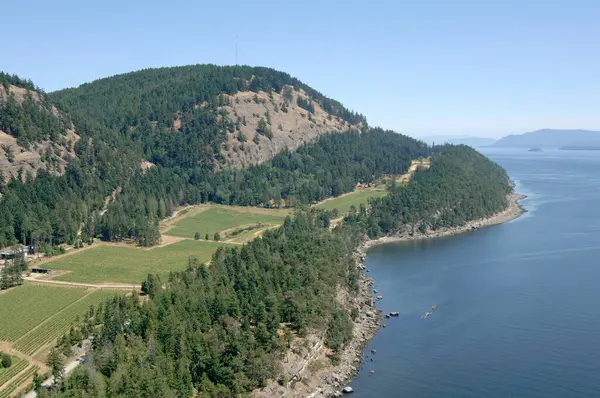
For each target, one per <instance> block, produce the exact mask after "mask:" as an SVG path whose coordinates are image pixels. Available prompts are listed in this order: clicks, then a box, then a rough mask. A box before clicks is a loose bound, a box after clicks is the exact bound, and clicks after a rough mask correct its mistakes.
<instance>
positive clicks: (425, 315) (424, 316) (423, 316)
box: [421, 312, 431, 319]
mask: <svg viewBox="0 0 600 398" xmlns="http://www.w3.org/2000/svg"><path fill="white" fill-rule="evenodd" d="M429 315H431V312H425V313H424V314H423V315H421V318H423V319H425V318H427V317H428V316H429Z"/></svg>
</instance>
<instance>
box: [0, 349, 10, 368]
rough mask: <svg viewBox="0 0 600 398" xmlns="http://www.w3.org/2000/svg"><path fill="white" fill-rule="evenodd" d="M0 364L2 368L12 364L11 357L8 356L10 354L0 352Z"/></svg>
mask: <svg viewBox="0 0 600 398" xmlns="http://www.w3.org/2000/svg"><path fill="white" fill-rule="evenodd" d="M0 365H1V367H3V368H10V367H11V365H12V358H11V357H10V355H8V354H6V353H4V352H3V353H2V354H0Z"/></svg>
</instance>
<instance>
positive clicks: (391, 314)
mask: <svg viewBox="0 0 600 398" xmlns="http://www.w3.org/2000/svg"><path fill="white" fill-rule="evenodd" d="M398 315H400V313H399V312H396V311H392V312H390V316H398Z"/></svg>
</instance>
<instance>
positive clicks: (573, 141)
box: [492, 129, 600, 149]
mask: <svg viewBox="0 0 600 398" xmlns="http://www.w3.org/2000/svg"><path fill="white" fill-rule="evenodd" d="M492 146H493V147H502V148H554V149H556V148H565V147H580V148H586V149H587V148H589V147H600V131H590V130H554V129H544V130H536V131H531V132H529V133H524V134H512V135H507V136H506V137H503V138H501V139H499V140H498V141H496V142H495V143H494V144H492Z"/></svg>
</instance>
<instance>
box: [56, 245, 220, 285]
mask: <svg viewBox="0 0 600 398" xmlns="http://www.w3.org/2000/svg"><path fill="white" fill-rule="evenodd" d="M221 246H226V244H223V243H216V242H196V241H193V240H182V241H180V242H177V243H173V244H171V245H166V246H161V247H156V248H153V249H150V250H148V249H143V248H140V247H134V246H131V247H128V246H110V245H101V246H96V247H92V248H90V249H87V250H85V251H81V252H80V253H76V254H72V255H69V256H65V257H62V258H60V259H56V260H55V261H50V262H48V263H46V264H45V267H47V268H51V269H56V270H70V271H71V272H69V273H67V274H64V275H61V276H58V277H57V278H56V279H57V280H61V281H68V282H86V283H103V282H121V283H140V282H141V281H142V280H143V279H144V278H146V277H147V276H148V274H149V273H154V274H156V273H158V274H166V273H168V272H169V271H176V270H182V269H185V267H186V266H187V263H188V258H189V257H190V256H193V257H196V258H198V260H200V261H203V262H204V261H208V260H210V257H211V256H212V254H213V253H214V252H215V250H217V248H218V247H221Z"/></svg>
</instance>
